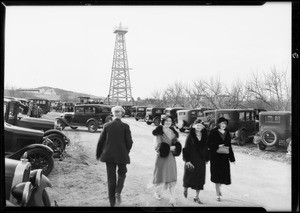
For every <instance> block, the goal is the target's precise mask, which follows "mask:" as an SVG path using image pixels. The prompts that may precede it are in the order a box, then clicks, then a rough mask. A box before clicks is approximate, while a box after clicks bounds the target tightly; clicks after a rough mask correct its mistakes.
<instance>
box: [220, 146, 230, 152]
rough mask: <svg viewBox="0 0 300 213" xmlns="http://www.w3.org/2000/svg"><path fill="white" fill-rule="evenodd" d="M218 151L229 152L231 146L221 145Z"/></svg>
mask: <svg viewBox="0 0 300 213" xmlns="http://www.w3.org/2000/svg"><path fill="white" fill-rule="evenodd" d="M217 153H219V154H229V147H228V146H219V148H218V149H217Z"/></svg>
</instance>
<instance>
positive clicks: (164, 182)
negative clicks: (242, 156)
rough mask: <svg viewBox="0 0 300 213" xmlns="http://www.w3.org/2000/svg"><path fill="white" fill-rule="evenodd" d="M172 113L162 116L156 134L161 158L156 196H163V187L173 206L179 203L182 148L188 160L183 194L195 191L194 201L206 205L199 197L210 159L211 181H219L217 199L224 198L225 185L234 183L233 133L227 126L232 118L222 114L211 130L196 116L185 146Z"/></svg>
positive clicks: (156, 172)
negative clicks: (179, 159)
mask: <svg viewBox="0 0 300 213" xmlns="http://www.w3.org/2000/svg"><path fill="white" fill-rule="evenodd" d="M172 123H173V120H172V118H171V117H170V116H165V117H164V118H163V119H162V122H161V124H162V125H160V126H158V127H156V128H155V129H154V130H153V132H152V134H153V135H154V136H155V150H156V152H157V157H156V160H155V166H154V172H153V182H152V183H153V185H154V186H155V193H154V196H155V198H156V199H158V200H160V199H161V190H162V189H165V190H169V192H170V203H171V205H173V206H174V205H175V204H176V197H175V190H174V187H175V185H176V182H177V166H176V160H175V157H177V156H179V155H180V154H181V151H182V157H183V160H184V162H185V166H184V175H183V195H184V197H185V198H187V196H188V189H189V188H191V189H193V190H195V192H196V194H195V197H194V198H193V200H194V202H196V203H199V204H203V203H202V201H201V200H200V198H199V194H200V191H201V190H203V189H204V184H205V175H206V163H207V162H208V161H210V173H211V178H210V180H211V181H212V182H213V183H215V186H216V196H217V198H216V199H217V201H221V196H222V193H221V184H225V185H229V184H231V178H230V163H229V162H235V158H234V153H233V151H232V147H231V136H230V133H229V131H228V130H227V129H226V127H227V125H228V120H227V119H225V118H224V117H221V118H219V119H218V121H217V126H216V127H215V128H214V129H212V130H211V131H210V132H209V133H208V132H207V130H206V128H205V125H204V123H203V121H202V120H201V119H199V118H198V119H196V120H195V122H194V123H193V125H192V128H191V130H190V132H189V134H188V136H187V138H186V141H185V145H184V147H183V148H182V147H181V144H180V142H179V141H178V137H179V134H178V132H177V131H176V130H175V129H174V128H173V127H172Z"/></svg>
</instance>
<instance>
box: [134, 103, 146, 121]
mask: <svg viewBox="0 0 300 213" xmlns="http://www.w3.org/2000/svg"><path fill="white" fill-rule="evenodd" d="M146 109H147V107H146V106H133V107H132V108H131V111H132V113H131V116H132V117H134V118H135V120H136V121H138V120H140V119H145V116H146Z"/></svg>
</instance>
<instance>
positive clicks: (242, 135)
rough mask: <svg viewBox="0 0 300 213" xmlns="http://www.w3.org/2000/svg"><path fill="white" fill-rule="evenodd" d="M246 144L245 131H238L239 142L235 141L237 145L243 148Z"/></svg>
mask: <svg viewBox="0 0 300 213" xmlns="http://www.w3.org/2000/svg"><path fill="white" fill-rule="evenodd" d="M246 142H247V133H246V131H245V130H241V131H240V137H239V140H238V141H237V143H238V145H240V146H244V145H245V144H246Z"/></svg>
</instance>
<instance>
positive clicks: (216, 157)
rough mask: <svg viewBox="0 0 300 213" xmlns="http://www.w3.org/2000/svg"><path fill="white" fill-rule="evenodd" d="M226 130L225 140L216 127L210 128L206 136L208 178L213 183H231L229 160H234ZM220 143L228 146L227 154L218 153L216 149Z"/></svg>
mask: <svg viewBox="0 0 300 213" xmlns="http://www.w3.org/2000/svg"><path fill="white" fill-rule="evenodd" d="M225 131H226V133H225V134H226V136H225V140H223V139H222V137H221V135H220V133H219V131H218V127H216V128H214V129H212V130H211V131H210V133H209V136H208V144H209V150H210V174H211V178H210V180H211V181H212V182H214V183H222V184H226V185H229V184H231V177H230V164H229V161H230V162H235V158H234V154H233V151H232V147H231V136H230V133H229V131H228V130H225ZM220 144H224V145H225V146H228V147H229V154H219V153H217V149H218V148H219V145H220Z"/></svg>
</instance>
